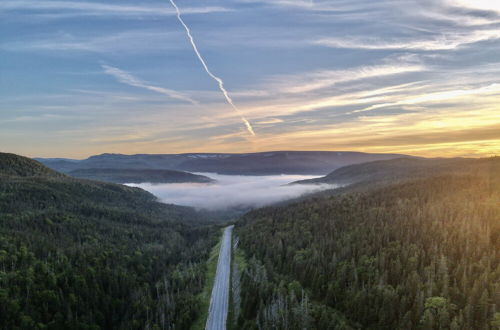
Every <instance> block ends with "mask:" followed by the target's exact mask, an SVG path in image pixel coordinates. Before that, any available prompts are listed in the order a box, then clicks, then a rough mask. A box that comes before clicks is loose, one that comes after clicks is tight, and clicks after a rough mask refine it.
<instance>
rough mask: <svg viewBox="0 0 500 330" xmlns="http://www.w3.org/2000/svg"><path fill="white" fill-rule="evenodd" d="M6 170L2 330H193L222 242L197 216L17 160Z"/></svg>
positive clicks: (0, 255)
mask: <svg viewBox="0 0 500 330" xmlns="http://www.w3.org/2000/svg"><path fill="white" fill-rule="evenodd" d="M0 169H1V174H0V210H1V212H0V327H1V328H2V329H17V328H23V329H38V328H40V329H42V328H51V329H97V328H102V329H116V328H121V329H144V328H154V327H157V328H160V329H161V328H174V327H175V329H187V328H189V326H190V324H191V321H192V320H193V319H194V318H195V317H196V315H197V314H198V313H199V312H200V311H199V306H198V300H197V298H196V295H197V294H198V293H199V292H200V290H201V288H202V286H203V281H204V276H205V275H204V274H205V260H206V258H207V251H209V250H210V247H211V246H212V244H213V242H214V239H215V237H214V236H213V235H212V232H211V230H212V229H209V228H208V227H204V226H200V225H197V223H198V222H199V221H200V219H199V218H198V216H199V215H198V214H197V213H196V212H194V211H193V210H192V209H190V208H186V207H180V206H174V205H165V204H162V203H159V202H157V201H156V199H155V197H154V196H153V195H151V194H149V193H148V192H146V191H144V190H141V189H138V188H130V187H126V186H122V185H117V184H111V183H101V182H95V181H90V180H81V179H75V178H71V177H68V176H65V175H61V174H58V173H56V172H53V171H52V170H49V169H47V168H45V167H43V166H42V165H40V164H39V163H37V162H35V161H32V160H29V159H27V158H24V157H20V156H15V155H11V154H0ZM16 174H19V175H16Z"/></svg>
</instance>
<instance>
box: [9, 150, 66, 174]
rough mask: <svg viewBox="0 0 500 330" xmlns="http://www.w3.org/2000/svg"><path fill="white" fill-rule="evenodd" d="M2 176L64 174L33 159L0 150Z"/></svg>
mask: <svg viewBox="0 0 500 330" xmlns="http://www.w3.org/2000/svg"><path fill="white" fill-rule="evenodd" d="M0 176H20V177H30V176H43V177H61V176H63V175H62V174H60V173H58V172H56V171H53V170H51V169H49V168H48V167H46V166H45V165H42V164H41V163H39V162H37V161H34V160H32V159H29V158H26V157H21V156H18V155H15V154H9V153H2V152H0Z"/></svg>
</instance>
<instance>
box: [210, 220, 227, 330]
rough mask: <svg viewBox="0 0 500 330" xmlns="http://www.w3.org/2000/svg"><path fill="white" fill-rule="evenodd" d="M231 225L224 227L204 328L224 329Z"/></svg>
mask: <svg viewBox="0 0 500 330" xmlns="http://www.w3.org/2000/svg"><path fill="white" fill-rule="evenodd" d="M233 227H234V226H229V227H226V228H225V229H224V236H223V237H222V244H221V247H220V251H219V261H218V262H217V272H216V273H215V280H214V287H213V288H212V297H211V298H210V308H209V309H208V318H207V324H206V326H205V329H206V330H226V319H227V309H228V305H229V277H230V274H231V235H232V233H233Z"/></svg>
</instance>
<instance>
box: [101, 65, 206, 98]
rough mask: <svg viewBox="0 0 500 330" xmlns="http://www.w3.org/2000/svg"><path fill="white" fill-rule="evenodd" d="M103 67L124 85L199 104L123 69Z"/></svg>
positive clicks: (105, 71)
mask: <svg viewBox="0 0 500 330" xmlns="http://www.w3.org/2000/svg"><path fill="white" fill-rule="evenodd" d="M101 67H102V68H103V69H104V73H106V74H108V75H110V76H112V77H114V78H116V80H118V81H119V82H121V83H123V84H126V85H130V86H133V87H139V88H144V89H147V90H150V91H152V92H155V93H160V94H163V95H166V96H168V97H171V98H173V99H177V100H180V101H184V102H189V103H192V104H198V102H197V101H195V100H193V99H192V98H190V97H189V96H187V95H185V94H183V93H180V92H177V91H174V90H172V89H168V88H164V87H158V86H154V85H151V84H149V83H147V82H144V81H142V80H140V79H138V78H136V77H134V76H133V75H131V74H130V73H129V72H126V71H123V70H121V69H118V68H115V67H112V66H109V65H106V64H102V65H101Z"/></svg>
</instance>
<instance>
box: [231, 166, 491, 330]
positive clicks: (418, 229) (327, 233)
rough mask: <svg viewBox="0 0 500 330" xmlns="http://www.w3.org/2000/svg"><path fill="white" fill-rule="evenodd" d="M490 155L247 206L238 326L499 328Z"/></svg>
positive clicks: (241, 236)
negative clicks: (475, 166)
mask: <svg viewBox="0 0 500 330" xmlns="http://www.w3.org/2000/svg"><path fill="white" fill-rule="evenodd" d="M486 162H487V164H486V165H487V166H486V170H485V171H482V172H479V171H478V172H476V173H475V174H466V175H465V174H464V175H459V174H456V175H455V174H450V175H446V174H440V175H437V176H432V175H429V176H428V177H426V178H418V179H413V180H405V181H404V182H393V183H391V184H389V183H387V184H385V185H375V187H376V188H373V189H371V188H370V187H365V188H364V189H363V190H360V189H359V185H357V187H356V189H352V190H351V191H350V190H349V189H344V192H343V193H340V194H334V195H333V196H320V197H317V198H314V199H310V200H305V201H300V202H298V203H295V204H291V205H286V206H282V207H268V208H264V209H261V210H256V211H253V212H250V213H249V214H247V215H245V216H244V217H243V218H242V220H241V221H240V222H238V223H237V228H236V234H237V235H238V236H239V240H240V247H241V249H242V250H243V251H245V253H246V257H247V259H248V267H247V269H246V271H245V272H244V274H243V278H242V313H241V315H240V318H239V320H238V326H239V327H240V328H242V329H453V330H455V329H463V330H466V329H492V330H493V329H498V328H499V327H500V313H499V312H500V159H498V158H492V159H489V160H486ZM481 166H484V162H483V163H482V164H481ZM483 169H484V168H483Z"/></svg>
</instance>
